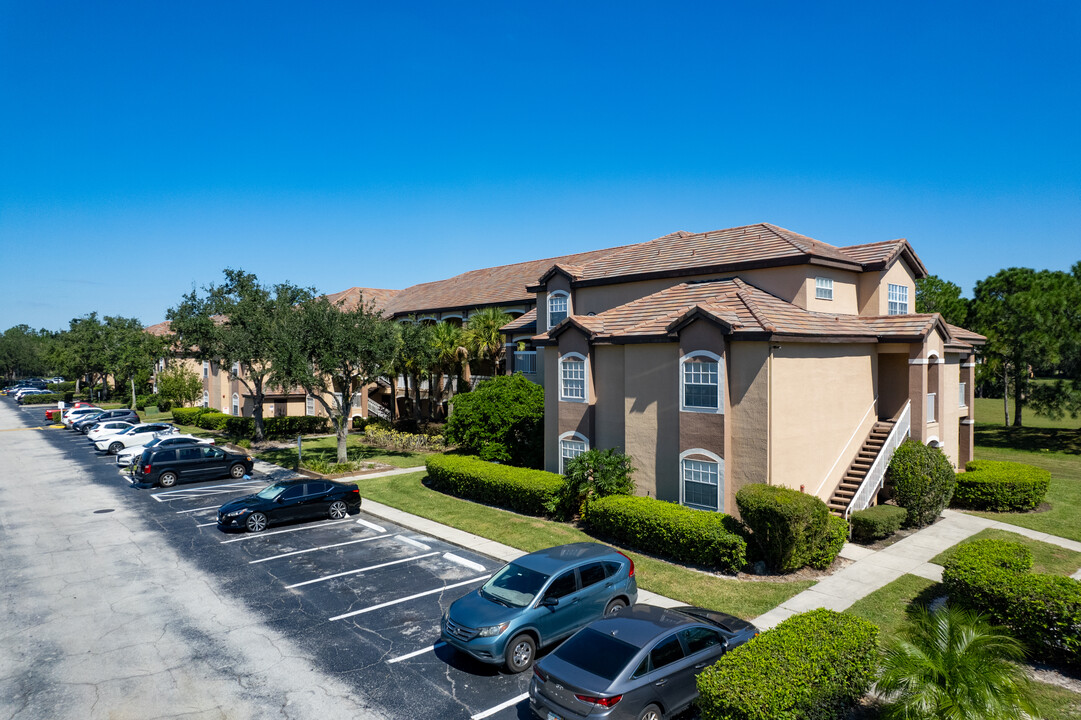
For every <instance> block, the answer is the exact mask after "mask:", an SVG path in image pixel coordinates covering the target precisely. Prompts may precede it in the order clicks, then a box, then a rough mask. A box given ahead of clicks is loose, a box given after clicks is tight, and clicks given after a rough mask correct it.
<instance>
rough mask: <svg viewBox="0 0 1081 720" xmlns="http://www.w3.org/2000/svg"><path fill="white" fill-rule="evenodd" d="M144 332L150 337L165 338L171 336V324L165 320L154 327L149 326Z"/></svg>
mask: <svg viewBox="0 0 1081 720" xmlns="http://www.w3.org/2000/svg"><path fill="white" fill-rule="evenodd" d="M144 330H145V331H146V332H148V333H150V334H151V335H157V336H158V337H165V336H166V335H172V334H173V330H172V323H170V322H169V321H168V320H166V321H165V322H160V323H158V324H156V325H149V326H147V327H146V328H144Z"/></svg>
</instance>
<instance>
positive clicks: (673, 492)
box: [623, 343, 679, 502]
mask: <svg viewBox="0 0 1081 720" xmlns="http://www.w3.org/2000/svg"><path fill="white" fill-rule="evenodd" d="M677 354H678V350H677V346H676V344H675V343H657V344H652V343H650V344H642V345H629V346H627V347H626V349H625V351H624V373H625V375H624V377H625V379H626V380H625V384H626V393H625V395H624V396H623V405H624V415H625V417H626V420H625V423H626V425H625V427H626V431H625V435H626V447H627V454H628V455H630V456H631V460H632V462H633V463H634V467H635V468H636V471H635V474H634V482H635V487H636V490H635V492H637V493H638V494H639V495H649V496H652V497H657V498H659V499H661V500H668V501H671V502H678V501H679V422H678V413H679V393H678V392H676V391H675V388H676V387H677V385H676V383H678V375H677V371H678V362H677Z"/></svg>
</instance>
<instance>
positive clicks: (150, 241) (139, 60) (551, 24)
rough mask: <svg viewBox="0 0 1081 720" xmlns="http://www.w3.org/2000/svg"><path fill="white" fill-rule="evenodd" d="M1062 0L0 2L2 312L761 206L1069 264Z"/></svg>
mask: <svg viewBox="0 0 1081 720" xmlns="http://www.w3.org/2000/svg"><path fill="white" fill-rule="evenodd" d="M1079 47H1081V3H1078V2H1076V0H1058V1H1056V0H1041V2H1037V3H1016V2H1010V3H1006V2H990V3H987V2H971V3H949V2H947V3H943V2H940V1H936V2H904V3H894V4H892V5H886V4H884V3H875V2H871V3H868V2H865V1H860V2H851V3H841V2H822V3H819V2H805V1H801V2H792V3H783V2H771V3H749V2H748V3H721V2H701V3H657V2H611V3H605V2H531V3H525V2H516V1H513V0H498V1H495V2H486V3H485V2H464V3H450V2H380V3H367V2H340V3H323V2H303V3H300V2H288V3H286V2H274V1H270V0H262V1H260V2H220V1H219V0H215V2H193V1H190V0H185V1H184V2H145V1H144V0H138V1H131V2H121V1H110V2H103V3H88V2H22V1H20V0H0V258H2V262H3V279H2V281H0V330H2V329H4V328H7V327H9V326H11V325H15V324H18V323H27V324H29V325H31V326H34V327H46V328H50V329H58V328H62V327H66V326H67V323H68V320H70V319H71V318H72V317H76V316H79V315H82V314H84V313H86V312H89V311H91V310H97V311H98V312H100V313H102V314H113V315H116V314H119V315H125V316H135V317H138V318H140V319H141V320H143V321H144V322H145V323H147V324H151V323H154V322H158V321H160V320H162V319H163V318H164V315H165V311H166V309H167V308H169V307H170V306H172V305H174V304H176V302H177V301H178V300H179V299H180V296H181V295H182V294H183V293H184V292H186V291H188V290H190V289H191V287H192V285H193V284H195V285H198V286H202V285H205V284H207V283H211V282H219V281H220V280H221V277H222V276H221V271H222V269H223V268H224V267H227V266H230V267H242V268H244V269H245V270H248V271H250V272H254V273H256V274H257V275H258V276H259V277H260V279H261V280H264V281H266V282H271V283H273V282H279V281H283V280H289V281H291V282H294V283H298V284H301V285H311V286H315V287H316V288H318V289H319V290H321V291H324V292H333V291H337V290H341V289H344V288H347V287H351V286H353V285H364V286H371V287H390V288H399V287H404V286H407V285H411V284H414V283H417V282H425V281H429V280H436V279H440V278H445V277H449V276H451V275H453V274H456V273H458V272H461V271H464V270H468V269H473V268H476V267H484V266H489V265H496V264H503V263H510V262H517V261H520V260H527V259H534V258H538V257H546V256H550V255H559V254H565V253H570V252H577V251H581V250H587V249H595V248H600V247H607V246H611V245H618V244H626V243H631V242H640V241H645V240H649V239H651V238H653V237H656V236H659V235H661V234H664V233H667V232H670V231H673V230H691V231H704V230H713V229H718V228H724V227H731V226H735V225H742V224H746V223H753V222H763V221H765V222H772V223H775V224H777V225H781V226H784V227H787V228H790V229H792V230H795V231H797V232H801V233H804V234H806V235H810V236H812V237H815V238H818V239H820V240H823V241H825V242H829V243H833V244H836V245H845V244H851V243H857V242H871V241H877V240H886V239H892V238H895V237H907V238H908V239H909V240H910V241H911V242H912V244H913V245H914V246H915V248H916V251H917V253H919V255H920V256H921V258H922V259H923V261H924V263H925V264H926V265H927V267H928V268H929V270H930V271H931V272H932V273H935V274H938V275H940V276H942V277H944V278H946V279H948V280H952V281H953V282H956V283H957V284H959V285H961V287H962V288H963V290H964V291H965V292H966V294H967V293H970V292H971V288H972V285H973V284H974V283H975V282H976V281H977V280H979V279H981V278H984V277H986V276H988V275H990V274H993V273H994V272H996V271H998V270H999V269H1000V268H1003V267H1009V266H1014V265H1023V266H1028V267H1036V268H1051V269H1068V268H1069V267H1070V265H1072V264H1073V263H1074V262H1076V261H1078V260H1081V60H1079V57H1081V55H1079V53H1078V48H1079Z"/></svg>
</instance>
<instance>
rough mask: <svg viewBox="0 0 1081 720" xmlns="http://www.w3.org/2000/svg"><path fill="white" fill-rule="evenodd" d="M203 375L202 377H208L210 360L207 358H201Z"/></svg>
mask: <svg viewBox="0 0 1081 720" xmlns="http://www.w3.org/2000/svg"><path fill="white" fill-rule="evenodd" d="M203 377H204V378H208V377H210V361H209V360H203Z"/></svg>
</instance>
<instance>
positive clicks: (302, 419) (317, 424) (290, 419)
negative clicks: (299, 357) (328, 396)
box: [173, 407, 327, 437]
mask: <svg viewBox="0 0 1081 720" xmlns="http://www.w3.org/2000/svg"><path fill="white" fill-rule="evenodd" d="M173 422H175V423H177V424H178V425H195V426H196V427H201V428H203V429H204V430H218V431H220V432H224V433H227V434H229V435H233V436H236V437H251V436H252V435H254V434H255V418H251V417H238V416H236V415H226V414H225V413H221V412H218V411H216V410H210V409H208V408H201V407H200V408H173ZM263 430H264V431H265V433H266V435H267V437H282V436H285V437H288V436H290V435H316V434H320V433H325V432H327V418H325V417H318V416H315V415H298V416H290V415H287V416H284V417H265V418H263Z"/></svg>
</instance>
